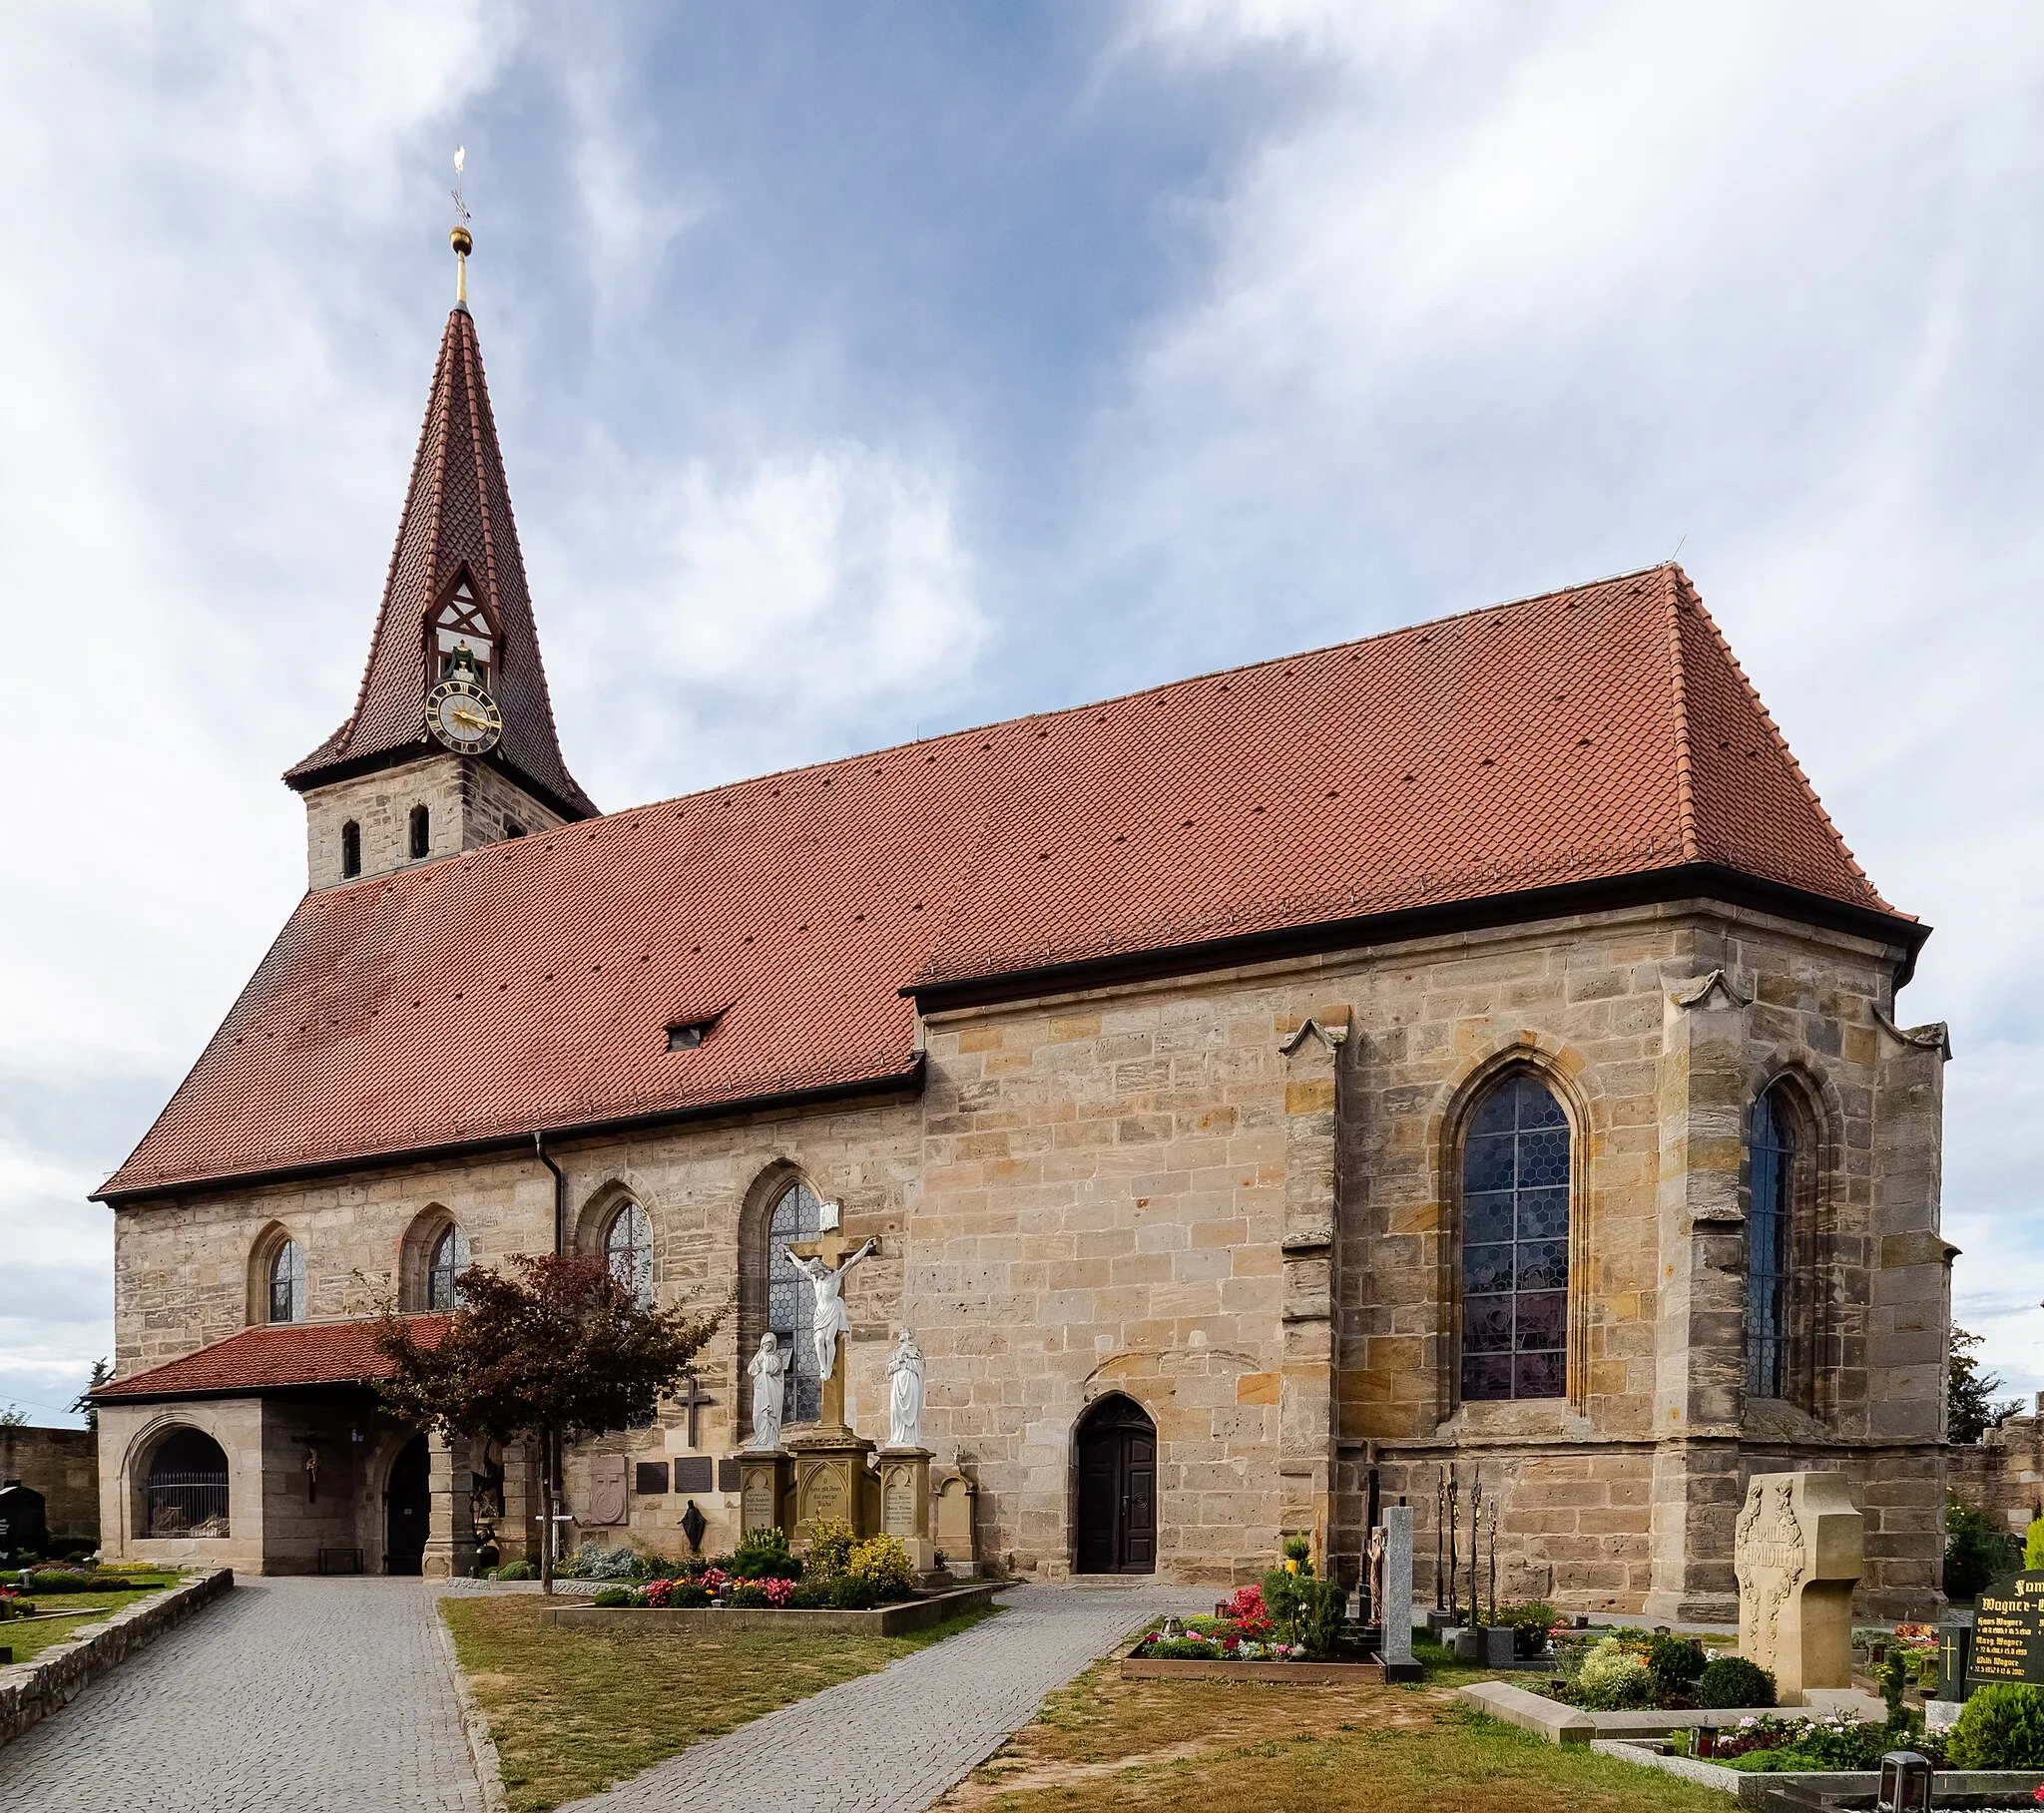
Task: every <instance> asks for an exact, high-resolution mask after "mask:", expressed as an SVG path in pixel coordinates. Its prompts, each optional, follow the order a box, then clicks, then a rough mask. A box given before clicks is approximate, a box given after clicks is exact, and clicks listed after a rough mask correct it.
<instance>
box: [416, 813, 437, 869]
mask: <svg viewBox="0 0 2044 1813" xmlns="http://www.w3.org/2000/svg"><path fill="white" fill-rule="evenodd" d="M432 847H433V815H432V814H431V813H430V812H428V811H427V810H426V808H425V807H424V806H413V807H412V809H411V856H412V860H413V861H414V862H417V861H418V860H419V859H420V858H421V857H423V856H424V855H425V854H426V852H427V851H429V850H430V849H431V848H432Z"/></svg>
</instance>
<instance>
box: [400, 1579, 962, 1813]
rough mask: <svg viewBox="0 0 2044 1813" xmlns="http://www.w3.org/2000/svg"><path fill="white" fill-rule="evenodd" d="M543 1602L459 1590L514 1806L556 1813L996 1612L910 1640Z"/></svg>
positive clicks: (473, 1667) (464, 1653)
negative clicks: (714, 1627) (573, 1618)
mask: <svg viewBox="0 0 2044 1813" xmlns="http://www.w3.org/2000/svg"><path fill="white" fill-rule="evenodd" d="M540 1611H541V1601H540V1600H539V1599H538V1598H536V1597H533V1596H530V1595H527V1594H519V1595H518V1596H516V1597H504V1598H445V1599H442V1600H441V1601H440V1612H441V1615H442V1616H443V1617H445V1618H446V1620H447V1626H448V1628H449V1629H450V1630H452V1631H453V1633H454V1650H455V1653H456V1654H457V1655H458V1656H459V1657H460V1658H461V1666H462V1670H463V1672H464V1673H465V1674H466V1675H467V1676H468V1681H469V1686H470V1688H471V1689H472V1690H473V1692H474V1694H475V1697H476V1700H477V1703H478V1704H479V1705H480V1706H481V1707H482V1710H483V1715H484V1717H485V1718H487V1719H488V1721H489V1726H490V1735H491V1737H492V1738H494V1739H495V1740H496V1745H497V1754H498V1756H499V1758H500V1759H501V1761H502V1763H503V1768H504V1791H505V1795H506V1798H507V1799H508V1800H509V1802H510V1804H511V1807H512V1813H543V1810H544V1809H545V1808H548V1807H557V1806H559V1805H560V1804H561V1803H562V1802H563V1801H566V1800H574V1799H575V1798H576V1797H577V1796H579V1795H583V1794H595V1793H599V1792H601V1791H602V1790H603V1789H604V1788H607V1787H609V1786H610V1784H611V1783H612V1782H615V1781H623V1780H624V1779H625V1778H626V1777H628V1776H632V1775H637V1774H638V1773H639V1772H640V1771H641V1770H642V1769H650V1768H651V1767H652V1766H653V1765H654V1764H655V1763H657V1762H660V1761H662V1760H663V1759H665V1758H667V1757H670V1756H673V1755H675V1754H676V1753H677V1752H679V1751H682V1750H686V1749H687V1748H688V1747H689V1746H690V1745H691V1744H694V1743H699V1742H701V1741H702V1740H703V1739H704V1738H706V1737H718V1736H721V1735H722V1734H723V1733H724V1732H726V1731H729V1730H732V1729H733V1728H734V1727H735V1726H738V1725H743V1724H745V1723H746V1722H747V1721H748V1720H749V1719H755V1718H758V1717H759V1716H760V1715H761V1714H762V1713H763V1712H771V1711H773V1710H774V1709H775V1708H776V1707H778V1706H784V1705H786V1704H788V1703H789V1701H791V1700H797V1699H806V1698H807V1697H808V1696H809V1695H810V1694H811V1693H814V1692H816V1691H817V1690H818V1689H820V1688H823V1687H834V1686H835V1685H836V1684H837V1683H838V1682H839V1681H844V1680H850V1679H851V1678H852V1677H853V1676H854V1675H858V1674H865V1673H869V1672H870V1671H871V1670H872V1669H874V1668H878V1667H882V1666H884V1665H885V1664H886V1663H888V1662H891V1661H893V1660H894V1659H895V1658H896V1657H897V1656H903V1655H907V1654H909V1653H910V1652H911V1651H913V1650H916V1649H921V1648H923V1647H925V1646H926V1645H928V1644H930V1643H934V1642H940V1641H941V1640H942V1639H943V1638H945V1637H947V1636H955V1635H956V1634H957V1633H958V1632H959V1631H960V1630H964V1629H966V1628H968V1627H969V1626H971V1625H973V1624H976V1623H978V1622H979V1621H980V1620H981V1619H982V1618H985V1617H990V1616H992V1615H994V1613H993V1612H992V1611H991V1610H983V1611H973V1612H968V1613H967V1614H966V1615H964V1616H963V1617H956V1618H952V1619H951V1620H950V1621H949V1622H947V1623H942V1624H939V1625H937V1626H936V1627H935V1628H934V1629H930V1630H918V1631H916V1632H915V1633H914V1634H912V1635H909V1636H842V1635H831V1634H828V1633H825V1632H822V1631H803V1630H789V1631H780V1630H734V1631H731V1632H729V1633H728V1634H723V1635H718V1636H715V1637H711V1636H699V1635H696V1634H694V1633H691V1632H686V1631H681V1630H676V1629H674V1628H672V1627H669V1628H665V1629H663V1628H661V1627H660V1623H659V1621H658V1620H652V1619H649V1620H648V1623H647V1627H646V1628H645V1629H644V1630H618V1631H613V1630H575V1629H570V1628H563V1627H562V1626H560V1625H555V1626H553V1627H551V1628H549V1627H548V1626H546V1625H544V1624H542V1623H541V1622H540Z"/></svg>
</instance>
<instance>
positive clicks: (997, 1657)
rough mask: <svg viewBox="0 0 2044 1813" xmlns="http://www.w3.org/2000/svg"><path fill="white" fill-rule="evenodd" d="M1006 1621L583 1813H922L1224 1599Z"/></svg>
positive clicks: (731, 1739)
mask: <svg viewBox="0 0 2044 1813" xmlns="http://www.w3.org/2000/svg"><path fill="white" fill-rule="evenodd" d="M1001 1602H1002V1604H1003V1605H1004V1606H1005V1607H1006V1609H1005V1610H1003V1611H1002V1612H1001V1614H1000V1615H999V1616H998V1617H993V1618H989V1619H988V1620H987V1621H986V1622H985V1623H983V1624H980V1625H978V1626H976V1627H975V1628H973V1629H971V1630H968V1631H966V1632H965V1633H964V1634H963V1635H962V1636H954V1637H950V1638H947V1639H946V1640H945V1641H943V1642H941V1643H933V1644H931V1645H930V1647H928V1648H927V1649H919V1650H917V1651H916V1652H915V1653H914V1654H912V1655H907V1656H904V1657H903V1658H902V1659H901V1660H900V1661H898V1662H893V1663H890V1664H889V1665H888V1666H887V1667H885V1668H882V1669H880V1670H878V1671H877V1672H875V1673H872V1674H865V1675H861V1676H860V1677H859V1678H858V1679H857V1680H850V1681H846V1682H844V1683H843V1684H842V1685H841V1686H836V1687H830V1688H827V1689H825V1690H824V1691H823V1692H821V1693H817V1694H814V1695H812V1696H811V1697H809V1698H808V1699H804V1700H797V1701H796V1702H795V1703H794V1704H793V1705H791V1706H784V1707H782V1708H781V1710H780V1711H778V1712H769V1713H768V1714H767V1716H766V1717H765V1718H761V1719H756V1720H754V1722H753V1723H751V1724H750V1725H743V1726H741V1727H740V1728H739V1729H738V1730H736V1731H734V1732H732V1733H731V1734H730V1735H729V1736H726V1737H720V1738H714V1739H712V1740H711V1741H710V1742H709V1743H704V1744H698V1745H696V1747H695V1748H694V1749H691V1750H687V1751H684V1752H683V1754H681V1755H680V1756H677V1757H675V1758H674V1759H673V1760H672V1761H669V1762H664V1763H661V1764H659V1765H657V1766H656V1767H654V1768H651V1769H649V1770H647V1771H646V1773H645V1774H643V1775H636V1776H634V1777H633V1778H632V1779H631V1780H630V1781H627V1782H622V1783H620V1784H619V1785H618V1786H617V1787H615V1788H613V1789H611V1791H610V1792H609V1793H607V1794H599V1795H595V1796H592V1797H591V1798H590V1799H588V1800H578V1801H574V1802H572V1803H570V1804H571V1806H572V1807H574V1808H577V1809H581V1810H582V1813H682V1810H683V1809H687V1813H721V1810H722V1809H727V1808H729V1809H732V1810H733V1813H759V1809H760V1808H762V1807H786V1808H800V1809H802V1813H853V1810H854V1809H855V1810H856V1813H920V1810H921V1809H922V1808H924V1807H927V1806H928V1805H929V1804H930V1802H931V1801H933V1800H935V1799H936V1798H937V1796H938V1795H940V1794H942V1793H943V1792H944V1790H945V1789H946V1788H948V1787H950V1786H951V1784H952V1783H953V1782H955V1781H957V1780H958V1779H959V1778H960V1777H961V1776H963V1775H965V1774H966V1773H967V1771H969V1770H970V1769H971V1768H972V1767H973V1766H974V1765H975V1764H977V1763H979V1762H981V1761H983V1760H984V1759H985V1758H986V1757H987V1756H989V1755H991V1754H992V1752H993V1751H994V1750H995V1748H996V1747H997V1746H998V1745H999V1744H1000V1742H1001V1740H1002V1739H1003V1738H1005V1737H1006V1736H1007V1735H1008V1734H1009V1732H1011V1731H1014V1730H1016V1729H1017V1728H1018V1727H1020V1726H1022V1725H1025V1724H1027V1723H1028V1722H1029V1720H1030V1719H1031V1718H1033V1717H1034V1716H1035V1715H1036V1709H1037V1707H1038V1705H1039V1704H1041V1703H1042V1700H1043V1696H1044V1695H1045V1694H1046V1693H1048V1692H1050V1691H1051V1690H1052V1689H1053V1688H1055V1687H1060V1686H1062V1685H1064V1683H1065V1682H1066V1681H1068V1680H1070V1679H1071V1678H1072V1676H1073V1675H1075V1674H1077V1673H1078V1672H1079V1671H1080V1670H1081V1669H1082V1668H1084V1667H1085V1666H1086V1665H1087V1664H1088V1663H1089V1662H1091V1661H1093V1660H1095V1659H1096V1658H1097V1657H1099V1656H1102V1655H1104V1654H1106V1653H1107V1651H1108V1650H1110V1649H1111V1648H1113V1647H1114V1645H1115V1644H1116V1643H1117V1642H1119V1641H1120V1640H1121V1638H1122V1637H1123V1636H1125V1635H1126V1634H1127V1633H1128V1632H1129V1631H1130V1630H1132V1629H1134V1628H1135V1627H1136V1626H1137V1625H1138V1624H1140V1623H1143V1622H1145V1621H1146V1620H1147V1619H1149V1618H1152V1617H1156V1616H1159V1615H1161V1614H1162V1613H1165V1612H1171V1611H1175V1612H1178V1613H1179V1614H1180V1615H1181V1616H1183V1615H1184V1614H1186V1613H1187V1612H1194V1611H1210V1610H1212V1609H1213V1606H1214V1594H1213V1592H1212V1591H1211V1590H1208V1591H1204V1592H1203V1591H1201V1590H1199V1589H1198V1588H1187V1587H1172V1586H1134V1587H1125V1588H1119V1589H1108V1588H1100V1587H1073V1586H1018V1587H1015V1588H1014V1589H1013V1590H1011V1591H1009V1592H1005V1593H1003V1594H1002V1595H1001Z"/></svg>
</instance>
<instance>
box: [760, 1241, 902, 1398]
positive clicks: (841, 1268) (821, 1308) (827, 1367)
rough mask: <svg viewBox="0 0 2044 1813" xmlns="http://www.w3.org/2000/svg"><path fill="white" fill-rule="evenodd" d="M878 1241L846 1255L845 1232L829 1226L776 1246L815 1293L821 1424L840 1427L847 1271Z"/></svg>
mask: <svg viewBox="0 0 2044 1813" xmlns="http://www.w3.org/2000/svg"><path fill="white" fill-rule="evenodd" d="M833 1206H834V1205H833ZM878 1244H879V1242H878V1241H877V1240H868V1241H867V1242H866V1243H865V1244H864V1245H863V1246H861V1247H859V1248H858V1250H857V1251H856V1252H853V1253H852V1254H851V1255H850V1256H849V1257H848V1258H847V1257H846V1256H845V1249H846V1245H847V1242H846V1240H845V1238H844V1232H843V1230H842V1229H841V1228H839V1227H836V1226H834V1225H833V1226H831V1227H829V1228H827V1229H826V1230H825V1231H824V1232H822V1233H820V1234H818V1235H817V1236H816V1238H815V1239H813V1240H797V1241H795V1242H793V1243H792V1244H790V1245H787V1246H783V1247H782V1248H781V1249H780V1251H781V1256H782V1257H783V1258H785V1259H786V1260H787V1262H788V1263H789V1264H790V1265H792V1266H793V1267H794V1268H795V1270H796V1271H798V1272H800V1273H801V1274H802V1276H803V1277H805V1278H807V1279H808V1281H809V1283H810V1285H811V1286H812V1287H813V1288H814V1290H815V1293H816V1294H815V1306H814V1308H813V1309H812V1310H811V1311H810V1314H809V1340H810V1343H811V1345H812V1347H813V1348H814V1351H815V1355H816V1378H817V1381H818V1382H819V1384H820V1386H821V1392H822V1402H821V1404H820V1406H819V1407H818V1413H817V1421H818V1422H819V1423H820V1424H821V1425H822V1426H823V1427H824V1428H828V1429H842V1428H843V1427H844V1368H843V1367H842V1366H841V1365H840V1364H839V1363H838V1356H839V1353H840V1351H841V1350H840V1342H841V1340H842V1337H844V1336H846V1335H848V1334H849V1333H850V1332H851V1317H850V1316H849V1315H848V1314H847V1313H846V1311H845V1307H844V1278H845V1274H846V1273H847V1272H849V1271H850V1270H851V1268H852V1267H853V1266H854V1265H856V1264H857V1263H858V1262H859V1261H860V1260H861V1259H863V1258H864V1257H865V1256H866V1255H867V1254H868V1253H870V1252H871V1251H872V1250H873V1248H874V1247H875V1246H877V1245H878Z"/></svg>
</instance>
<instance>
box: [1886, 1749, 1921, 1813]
mask: <svg viewBox="0 0 2044 1813" xmlns="http://www.w3.org/2000/svg"><path fill="white" fill-rule="evenodd" d="M1874 1806H1875V1808H1876V1810H1877V1813H1930V1758H1929V1757H1927V1756H1922V1755H1919V1754H1918V1753H1917V1752H1916V1751H1914V1750H1890V1751H1889V1752H1888V1753H1887V1754H1886V1755H1885V1756H1883V1757H1882V1758H1881V1759H1880V1798H1879V1799H1878V1800H1877V1801H1876V1802H1875V1803H1874Z"/></svg>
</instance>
